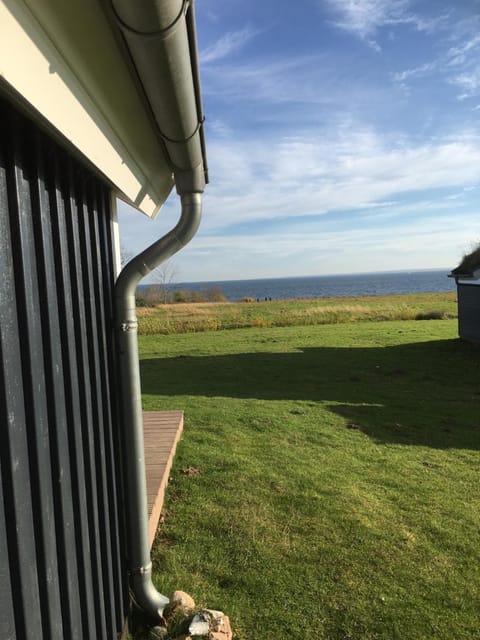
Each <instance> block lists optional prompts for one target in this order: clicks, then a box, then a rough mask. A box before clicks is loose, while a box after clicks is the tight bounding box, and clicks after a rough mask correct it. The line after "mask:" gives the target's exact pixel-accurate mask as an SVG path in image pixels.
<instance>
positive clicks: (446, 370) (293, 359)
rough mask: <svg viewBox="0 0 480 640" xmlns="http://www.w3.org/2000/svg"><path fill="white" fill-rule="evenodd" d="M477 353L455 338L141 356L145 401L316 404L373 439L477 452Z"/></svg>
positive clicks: (479, 378) (479, 435)
mask: <svg viewBox="0 0 480 640" xmlns="http://www.w3.org/2000/svg"><path fill="white" fill-rule="evenodd" d="M479 363H480V358H479V352H478V351H477V350H475V349H474V348H472V347H471V346H470V345H468V344H465V343H463V342H461V341H459V340H442V341H432V342H425V343H414V344H406V345H397V346H393V347H378V348H375V347H374V348H372V347H369V348H332V347H318V348H310V347H309V348H305V349H298V350H297V351H295V352H289V353H282V352H280V353H278V352H259V353H242V354H232V355H219V356H198V357H196V356H180V357H176V358H165V359H162V358H158V359H151V360H142V362H141V374H142V390H143V392H144V393H146V394H149V395H170V396H175V395H181V396H188V395H190V396H206V397H229V398H238V399H260V400H277V401H302V402H307V403H309V404H310V405H311V406H317V403H322V404H323V406H325V407H326V408H328V409H329V410H330V411H332V412H334V413H337V414H338V415H340V416H341V417H342V418H344V420H345V422H344V424H345V427H347V428H351V429H358V430H360V431H363V432H364V433H366V434H367V435H369V436H370V437H372V438H373V439H375V440H376V441H377V442H382V443H403V444H409V445H424V446H429V447H437V448H465V449H479V448H480V413H479V402H480V375H479V374H480V372H479V368H480V366H479Z"/></svg>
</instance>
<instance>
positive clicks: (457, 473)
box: [140, 320, 480, 640]
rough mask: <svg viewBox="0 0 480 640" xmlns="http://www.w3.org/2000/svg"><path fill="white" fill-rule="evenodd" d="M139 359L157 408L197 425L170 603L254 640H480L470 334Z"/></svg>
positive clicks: (198, 337) (198, 336) (174, 535)
mask: <svg viewBox="0 0 480 640" xmlns="http://www.w3.org/2000/svg"><path fill="white" fill-rule="evenodd" d="M140 348H141V358H142V362H141V371H142V381H143V392H144V396H143V397H144V407H145V409H150V410H163V409H184V411H185V431H184V436H183V439H182V441H181V443H180V445H179V447H178V450H177V456H176V460H175V463H174V468H173V471H172V480H171V483H170V486H169V488H168V492H167V498H166V504H165V510H166V514H165V521H164V523H163V524H162V527H161V531H160V532H159V535H158V536H157V540H156V542H155V544H154V549H153V559H154V569H155V581H156V584H157V586H158V588H159V589H160V591H162V592H164V593H168V592H169V591H170V590H172V589H175V588H179V589H184V590H186V591H188V592H189V593H191V594H192V596H193V597H194V598H195V599H196V601H197V602H198V603H199V604H200V605H208V606H210V607H213V608H219V609H222V610H224V611H225V612H226V613H227V614H228V615H230V617H231V620H232V624H233V626H234V628H235V631H236V638H237V639H238V640H280V639H281V640H286V639H295V640H297V639H298V640H327V639H328V640H340V639H347V638H351V639H355V640H366V639H374V638H375V639H377V638H378V639H380V638H384V639H385V640H393V639H399V640H415V639H429V640H443V639H444V640H462V639H465V640H466V639H468V640H471V639H474V638H479V637H480V630H479V611H480V545H479V542H480V540H479V515H480V491H479V483H478V479H479V478H478V474H479V468H480V465H479V462H480V460H479V448H480V413H479V400H480V376H479V373H480V372H479V362H480V358H479V355H480V353H479V351H478V350H476V349H475V348H473V347H471V346H469V345H468V344H465V343H462V342H461V341H459V340H457V339H456V322H455V321H454V320H431V321H424V322H416V321H390V322H375V323H371V322H369V323H368V322H359V323H354V324H352V323H347V324H335V325H324V326H321V325H320V326H292V327H283V328H278V327H274V328H263V329H256V328H250V329H238V330H230V331H215V332H205V333H190V334H181V335H164V336H144V337H142V338H141V339H140ZM190 467H191V468H194V469H198V474H197V473H184V472H185V470H186V469H188V468H190ZM182 470H183V472H182Z"/></svg>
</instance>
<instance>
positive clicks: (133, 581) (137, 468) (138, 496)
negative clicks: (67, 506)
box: [115, 193, 202, 623]
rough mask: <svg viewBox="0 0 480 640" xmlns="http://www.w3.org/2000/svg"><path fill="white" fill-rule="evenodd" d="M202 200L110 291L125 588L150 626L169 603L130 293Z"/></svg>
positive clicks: (188, 230) (183, 233)
mask: <svg viewBox="0 0 480 640" xmlns="http://www.w3.org/2000/svg"><path fill="white" fill-rule="evenodd" d="M201 199H202V195H201V194H200V193H192V194H187V195H183V196H181V202H182V213H181V217H180V220H179V222H178V224H177V225H176V227H175V228H174V229H172V230H171V231H170V232H169V233H167V234H166V235H165V236H164V237H163V238H161V239H160V240H158V241H157V242H155V243H154V244H153V245H151V246H150V247H149V248H148V249H146V250H145V251H143V253H141V254H140V255H138V256H137V257H136V258H134V259H133V260H132V261H131V262H129V263H128V264H127V266H126V267H125V268H124V269H123V271H122V272H121V274H120V276H119V278H118V280H117V283H116V286H115V308H116V323H117V349H118V357H119V367H120V379H121V394H122V397H121V407H122V416H121V420H122V423H123V425H124V430H123V431H124V433H123V439H124V447H125V454H126V458H127V469H126V473H125V479H124V483H125V489H126V499H127V505H126V507H127V514H128V517H127V540H128V545H129V557H128V565H129V573H130V588H131V590H132V594H133V598H134V600H135V602H136V604H137V605H138V606H139V607H140V608H141V609H142V610H143V611H144V612H145V613H146V614H147V616H148V619H149V620H151V621H152V623H154V622H158V621H159V620H160V619H161V616H162V613H163V609H164V607H165V605H166V604H168V598H166V597H165V596H163V595H161V594H160V593H159V592H158V591H157V590H156V589H155V587H154V585H153V583H152V575H151V574H152V564H151V560H150V545H149V540H148V527H147V523H148V510H147V484H146V476H145V454H144V443H143V417H142V401H141V388H140V371H139V360H138V337H137V316H136V312H135V290H136V287H137V284H138V283H139V281H140V280H141V279H142V278H143V277H144V276H145V275H146V274H147V273H149V272H150V271H151V270H152V269H155V267H156V266H158V265H159V264H161V263H162V262H163V261H164V260H167V259H168V258H169V257H170V256H172V255H173V254H174V253H176V252H177V251H179V250H180V249H181V248H182V247H183V246H185V245H186V244H187V242H188V241H189V240H190V239H191V238H192V237H193V236H194V235H195V232H196V231H197V228H198V225H199V224H200V217H201V207H202V200H201Z"/></svg>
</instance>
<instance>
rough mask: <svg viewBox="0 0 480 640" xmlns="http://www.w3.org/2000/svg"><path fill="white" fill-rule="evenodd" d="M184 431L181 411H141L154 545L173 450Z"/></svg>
mask: <svg viewBox="0 0 480 640" xmlns="http://www.w3.org/2000/svg"><path fill="white" fill-rule="evenodd" d="M182 429H183V411H144V412H143V433H144V439H145V467H146V472H147V501H148V517H149V519H148V537H149V540H150V546H152V544H153V540H154V538H155V532H156V530H157V526H158V521H159V518H160V513H161V511H162V506H163V499H164V496H165V489H166V486H167V484H168V476H169V474H170V469H171V466H172V462H173V458H174V456H175V450H176V448H177V443H178V440H179V439H180V435H181V433H182Z"/></svg>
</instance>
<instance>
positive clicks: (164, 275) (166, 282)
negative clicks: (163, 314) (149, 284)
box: [150, 260, 178, 304]
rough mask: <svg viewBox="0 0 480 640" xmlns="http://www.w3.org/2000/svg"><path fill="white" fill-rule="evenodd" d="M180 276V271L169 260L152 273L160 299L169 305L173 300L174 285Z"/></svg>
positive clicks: (151, 277)
mask: <svg viewBox="0 0 480 640" xmlns="http://www.w3.org/2000/svg"><path fill="white" fill-rule="evenodd" d="M177 275H178V269H177V267H176V265H175V263H174V262H172V261H171V260H167V261H166V262H164V263H163V264H161V265H160V266H159V267H157V268H156V269H154V270H153V271H152V273H151V276H150V279H151V280H152V281H153V282H154V283H155V284H156V286H157V289H158V296H159V299H160V300H161V301H162V302H163V304H167V302H169V301H170V300H171V298H172V295H171V292H172V286H171V285H172V284H173V283H174V282H175V280H176V278H177Z"/></svg>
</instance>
